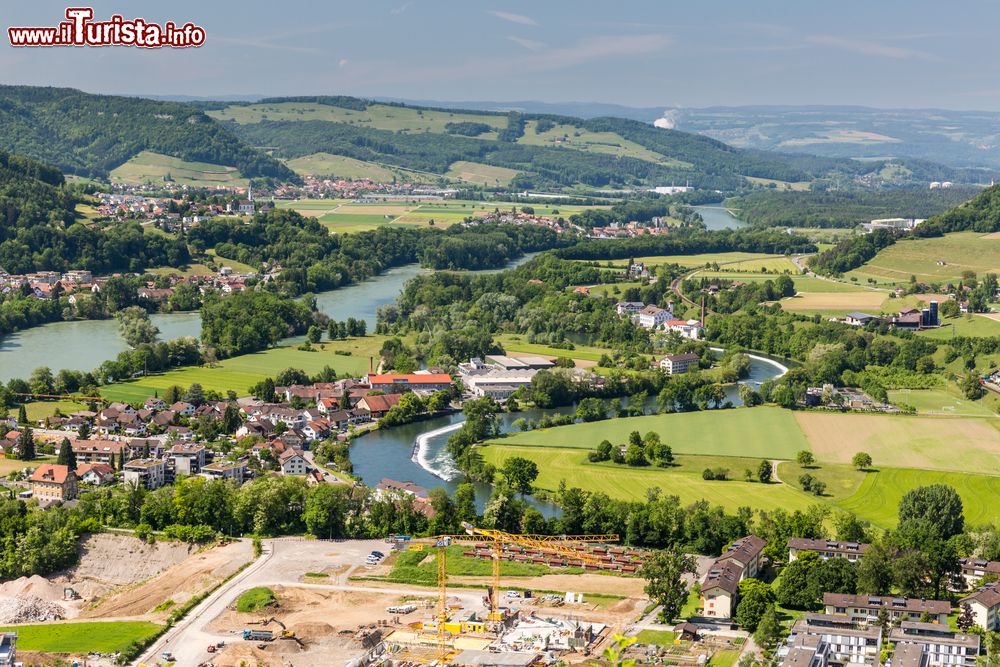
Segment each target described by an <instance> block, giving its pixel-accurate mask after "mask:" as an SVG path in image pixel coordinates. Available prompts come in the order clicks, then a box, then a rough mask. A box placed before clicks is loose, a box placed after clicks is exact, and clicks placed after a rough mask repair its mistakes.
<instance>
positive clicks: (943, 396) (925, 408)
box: [889, 389, 997, 417]
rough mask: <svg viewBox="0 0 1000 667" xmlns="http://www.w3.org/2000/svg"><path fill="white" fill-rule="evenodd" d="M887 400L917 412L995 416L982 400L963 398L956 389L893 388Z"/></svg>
mask: <svg viewBox="0 0 1000 667" xmlns="http://www.w3.org/2000/svg"><path fill="white" fill-rule="evenodd" d="M889 402H890V403H894V404H895V403H905V404H907V405H912V406H913V407H915V408H916V409H917V413H933V414H942V415H973V416H976V417H997V414H996V413H995V412H993V411H992V410H990V409H989V407H988V406H986V405H984V404H983V402H982V401H970V400H968V399H966V398H963V397H961V396H960V395H959V394H958V391H957V390H955V391H954V393H953V392H952V391H948V390H946V389H912V390H911V389H895V390H892V391H889Z"/></svg>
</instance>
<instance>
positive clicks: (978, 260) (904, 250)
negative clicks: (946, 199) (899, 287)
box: [847, 232, 1000, 284]
mask: <svg viewBox="0 0 1000 667" xmlns="http://www.w3.org/2000/svg"><path fill="white" fill-rule="evenodd" d="M939 261H942V262H943V264H938V262H939ZM963 271H975V272H976V273H977V274H983V273H987V272H994V273H998V272H1000V238H988V235H987V236H984V235H983V234H979V233H977V232H957V233H954V234H945V235H944V236H943V237H941V238H928V239H905V240H900V241H898V242H897V243H895V244H893V245H891V246H889V247H888V248H886V249H885V250H883V251H882V252H880V253H878V254H877V255H876V256H875V257H874V258H872V259H871V260H870V261H869V262H867V263H866V264H864V265H863V266H861V267H859V268H857V269H855V270H854V271H851V272H850V273H848V274H847V275H848V276H858V279H859V280H860V281H865V280H867V279H868V278H874V279H876V280H877V281H878V282H879V283H882V284H896V283H908V282H909V281H910V276H916V278H917V280H919V281H922V282H928V283H930V282H945V281H953V280H957V279H959V278H961V276H962V272H963Z"/></svg>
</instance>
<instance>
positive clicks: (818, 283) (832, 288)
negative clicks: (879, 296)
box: [696, 271, 884, 296]
mask: <svg viewBox="0 0 1000 667" xmlns="http://www.w3.org/2000/svg"><path fill="white" fill-rule="evenodd" d="M696 276H697V277H698V278H702V277H704V278H721V279H723V280H734V281H735V280H738V281H741V282H744V283H762V282H764V281H765V280H774V279H775V278H776V277H777V276H775V275H774V274H773V273H747V272H745V271H699V272H698V273H697V274H696ZM791 278H792V281H794V283H795V289H796V291H798V292H802V293H807V292H853V293H857V292H864V291H867V290H865V288H864V287H860V286H858V285H853V284H850V283H841V282H834V281H831V280H822V279H821V278H816V277H813V276H803V275H798V274H796V275H793V276H791ZM883 296H884V293H883Z"/></svg>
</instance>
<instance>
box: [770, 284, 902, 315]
mask: <svg viewBox="0 0 1000 667" xmlns="http://www.w3.org/2000/svg"><path fill="white" fill-rule="evenodd" d="M887 298H888V297H887V296H886V293H885V292H876V291H869V290H865V291H861V292H844V291H838V292H833V291H831V292H803V293H801V294H797V295H796V296H793V297H789V298H787V299H782V300H781V301H779V303H780V304H781V307H782V309H784V310H788V311H792V312H806V313H819V314H821V315H844V314H846V313H849V312H851V311H855V310H858V311H862V312H871V313H872V314H877V313H879V312H881V310H882V304H883V303H885V301H886V300H887ZM897 303H898V302H897ZM897 309H898V305H897Z"/></svg>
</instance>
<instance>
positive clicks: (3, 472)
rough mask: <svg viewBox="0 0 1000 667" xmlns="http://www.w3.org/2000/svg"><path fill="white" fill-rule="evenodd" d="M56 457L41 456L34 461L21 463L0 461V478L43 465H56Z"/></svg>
mask: <svg viewBox="0 0 1000 667" xmlns="http://www.w3.org/2000/svg"><path fill="white" fill-rule="evenodd" d="M55 462H56V457H54V456H40V457H38V458H36V459H35V460H34V461H20V460H18V459H8V458H2V459H0V476H3V477H6V476H7V475H9V474H10V473H12V472H15V471H20V470H24V469H25V468H35V467H37V466H38V465H39V464H41V463H55Z"/></svg>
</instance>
